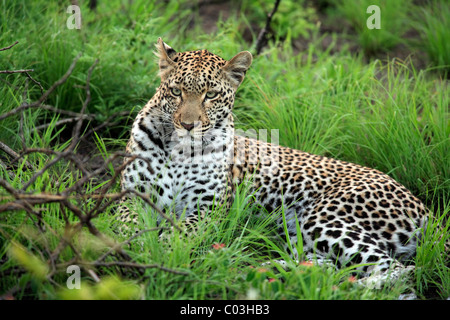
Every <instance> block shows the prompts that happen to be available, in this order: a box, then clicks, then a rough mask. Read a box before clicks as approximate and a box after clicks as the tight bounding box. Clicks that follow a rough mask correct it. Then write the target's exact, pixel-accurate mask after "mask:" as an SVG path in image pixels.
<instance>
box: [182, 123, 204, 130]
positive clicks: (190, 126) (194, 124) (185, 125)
mask: <svg viewBox="0 0 450 320" xmlns="http://www.w3.org/2000/svg"><path fill="white" fill-rule="evenodd" d="M199 124H200V122H194V123H185V122H181V125H182V126H183V128H185V129H186V130H187V131H191V130H192V129H193V128H195V127H197V126H198V125H199Z"/></svg>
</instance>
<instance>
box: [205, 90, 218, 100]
mask: <svg viewBox="0 0 450 320" xmlns="http://www.w3.org/2000/svg"><path fill="white" fill-rule="evenodd" d="M218 94H219V93H218V92H214V91H208V92H207V93H206V97H207V98H208V99H213V98H215V97H216V96H217V95H218Z"/></svg>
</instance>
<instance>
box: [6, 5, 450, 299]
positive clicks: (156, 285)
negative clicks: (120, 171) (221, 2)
mask: <svg viewBox="0 0 450 320" xmlns="http://www.w3.org/2000/svg"><path fill="white" fill-rule="evenodd" d="M0 3H1V6H0V28H1V29H0V31H1V32H0V47H4V46H7V45H10V44H12V43H14V41H16V40H18V41H19V44H18V45H16V46H15V47H14V48H12V49H10V50H7V51H3V52H0V70H4V69H13V68H15V69H22V68H33V69H35V72H34V73H32V75H33V77H34V78H35V79H37V80H38V81H40V82H41V83H42V85H43V86H44V88H45V89H47V88H48V87H49V86H50V85H51V84H52V83H53V82H54V81H55V80H57V79H59V78H60V77H61V76H62V75H63V74H64V73H65V72H66V70H67V68H68V66H69V65H70V64H71V63H72V60H73V58H74V57H75V56H76V55H77V54H78V53H79V52H82V56H81V58H80V60H79V63H78V64H77V66H76V68H75V70H74V73H73V74H72V76H71V77H70V78H69V79H68V81H67V82H66V83H65V84H64V85H63V86H61V87H60V88H58V90H57V91H56V92H55V93H54V94H52V95H51V96H50V97H49V100H48V101H47V103H48V104H50V105H53V106H55V107H58V108H61V109H65V110H71V111H76V112H78V111H79V110H80V108H81V104H82V102H83V101H84V99H85V92H84V89H83V88H80V86H82V85H84V83H85V80H86V76H87V70H88V68H89V67H90V66H91V65H92V63H93V62H94V61H95V59H97V58H99V60H100V62H99V65H98V66H97V67H96V68H95V69H94V71H93V74H92V79H91V91H92V101H91V103H90V104H89V106H88V110H87V112H89V113H94V114H96V119H95V120H94V121H93V122H95V123H97V124H98V123H101V122H102V121H104V119H106V118H107V117H108V116H109V115H113V114H114V113H115V112H117V111H125V110H127V111H129V112H132V114H135V113H136V111H137V110H139V108H140V107H141V106H142V105H143V104H144V103H145V101H146V100H148V99H149V98H150V97H151V96H152V95H153V93H154V92H155V90H156V88H157V86H158V85H159V80H158V79H157V77H156V74H157V64H156V62H155V58H154V55H153V51H154V43H155V42H156V39H157V37H158V36H162V37H163V38H164V40H165V41H166V42H167V43H168V44H170V45H171V46H173V47H174V48H175V49H176V50H180V51H187V50H194V49H199V48H207V49H208V50H209V51H211V52H214V53H216V54H218V55H220V56H222V57H223V58H225V59H229V58H231V57H233V56H234V55H235V54H236V53H237V52H239V51H242V50H247V49H249V48H250V49H251V50H252V49H253V48H254V46H255V43H254V41H255V40H256V39H255V38H256V36H255V34H256V35H257V33H258V32H259V30H252V31H253V35H254V39H253V40H254V41H253V43H251V44H249V43H246V42H245V41H244V39H243V36H242V28H243V27H245V26H249V25H251V23H253V21H254V19H255V17H258V15H260V16H261V15H262V12H261V9H260V8H259V7H258V4H257V2H256V1H249V2H247V3H246V7H245V12H252V10H251V9H252V8H255V10H253V13H248V16H246V15H239V16H232V17H231V18H230V19H228V20H226V21H220V22H219V23H218V25H217V26H218V29H217V31H216V32H214V33H213V34H206V33H205V32H204V31H203V30H201V27H200V26H199V21H198V20H196V19H194V18H195V17H194V16H193V15H192V10H191V9H189V8H187V5H188V4H183V3H181V4H180V3H178V2H175V1H173V2H170V3H169V5H168V6H167V7H162V6H161V5H159V4H158V3H159V2H155V3H153V2H148V1H134V6H132V7H131V8H130V7H128V6H127V5H122V4H121V3H122V2H120V1H111V2H108V5H106V3H105V2H104V1H100V2H99V4H100V7H99V8H98V9H97V11H96V12H90V11H89V9H88V8H86V7H83V8H82V12H83V27H82V29H81V30H79V31H76V30H68V29H67V28H65V21H66V19H67V17H68V14H66V13H65V8H63V7H60V6H59V5H58V4H57V3H54V4H45V5H44V4H43V2H39V1H37V2H32V3H28V2H27V3H26V5H25V3H24V2H22V1H15V2H12V1H1V2H0ZM293 3H294V2H289V1H288V2H286V3H285V4H284V7H282V9H283V10H287V9H289V8H291V6H293ZM389 3H390V2H389ZM286 8H287V9H286ZM267 9H268V10H271V6H270V5H267ZM382 10H383V9H382ZM266 11H267V10H266ZM288 11H289V10H288ZM364 12H365V10H364ZM176 13H177V14H176ZM291 14H292V15H293V16H294V17H295V16H296V15H299V16H301V17H304V16H303V15H302V13H300V12H291ZM386 14H387V13H386ZM366 16H367V15H366V14H363V15H362V17H363V18H366ZM384 17H387V16H386V15H385V16H384ZM382 19H383V12H382ZM401 19H403V18H401ZM401 19H400V20H401ZM24 20H26V21H31V22H30V23H27V24H24V23H23V21H24ZM393 20H396V19H395V18H393ZM6 21H7V22H6ZM190 22H192V23H194V25H193V26H192V25H189V26H188V24H189V23H190ZM364 22H365V20H364ZM303 23H304V24H305V25H307V24H308V21H307V20H305V21H303ZM391 23H392V24H393V25H394V24H395V23H399V21H392V22H391ZM275 26H276V28H277V30H278V31H277V32H278V33H279V34H283V35H286V36H282V37H278V38H277V37H275V42H273V43H272V42H271V43H270V44H269V46H268V47H266V48H265V50H264V52H263V54H262V55H260V56H258V57H255V59H254V62H253V65H252V67H251V69H250V70H249V72H248V73H247V77H246V79H245V81H244V83H243V85H242V86H241V88H240V89H239V91H238V94H237V97H236V105H235V109H234V115H235V120H236V124H237V127H238V128H239V129H242V130H244V131H245V130H249V129H252V130H256V132H258V130H259V129H266V130H268V135H269V137H270V133H271V131H270V130H277V131H276V132H277V133H278V137H279V143H280V144H281V145H284V146H288V147H292V148H296V149H301V150H304V151H307V152H312V153H315V154H320V155H326V156H330V157H335V158H338V159H342V160H346V161H351V162H355V163H358V164H362V165H366V166H369V167H373V168H377V169H379V170H382V171H384V172H386V173H388V174H389V175H391V176H392V177H394V178H395V179H397V180H398V181H399V182H401V183H402V184H404V185H405V186H406V187H408V188H409V189H410V190H411V191H412V192H413V193H414V194H415V195H416V196H418V197H419V198H420V199H421V200H423V201H424V202H425V203H426V204H427V206H428V207H429V208H430V210H431V212H433V219H432V220H431V222H430V223H429V225H428V228H427V230H426V232H425V234H424V237H423V242H422V243H421V245H420V246H419V248H418V252H417V257H416V259H415V263H416V265H417V271H416V273H415V277H414V278H413V279H412V281H411V282H408V283H405V284H401V283H399V284H397V285H395V286H394V287H393V288H391V287H385V288H380V289H377V290H370V289H367V288H361V287H359V286H357V285H356V284H355V283H354V282H353V280H352V279H353V278H351V275H352V269H343V270H340V271H335V270H334V269H333V268H327V267H319V266H305V265H301V266H298V265H297V264H296V263H295V262H294V261H292V259H291V258H290V257H289V255H288V253H286V252H284V249H283V242H284V241H283V239H279V238H278V237H276V236H275V233H274V226H273V223H272V222H273V219H274V216H273V215H274V214H281V213H280V212H278V213H273V214H272V215H270V214H269V215H264V214H261V213H264V211H263V210H262V209H260V208H258V207H256V206H255V205H253V204H252V201H251V200H252V195H251V193H250V192H249V191H248V187H247V185H245V184H244V185H242V186H239V187H238V191H237V196H236V199H235V201H234V203H233V206H232V208H231V210H230V212H229V213H228V214H227V215H225V214H224V209H223V208H215V209H214V210H213V211H212V212H210V214H209V220H205V221H202V222H200V225H199V231H198V234H197V236H194V237H189V238H184V237H183V236H181V235H179V234H178V233H177V231H174V232H173V234H172V233H170V232H166V236H165V238H164V239H165V241H160V238H159V230H156V231H148V232H145V233H143V234H142V235H141V236H140V237H138V238H136V239H134V240H133V241H132V242H131V244H130V245H129V246H128V245H126V246H124V250H126V252H127V253H128V254H129V255H130V256H131V257H132V259H133V261H136V262H138V263H141V264H147V265H154V266H155V267H154V268H148V269H146V270H145V271H144V272H143V274H139V273H136V272H131V271H130V270H129V269H123V268H122V270H120V269H119V268H116V267H108V268H106V267H98V268H93V269H95V270H92V271H94V273H95V274H96V275H97V276H98V277H100V278H101V280H102V281H101V282H100V283H96V282H95V280H94V278H95V277H94V276H93V275H92V273H90V271H89V270H90V267H89V266H87V265H86V266H85V267H84V268H82V281H83V282H82V289H81V290H68V289H67V288H66V280H67V277H68V274H67V273H66V269H65V267H66V266H67V265H69V264H71V262H73V261H75V260H73V259H77V260H76V261H78V262H80V261H84V262H93V261H96V260H97V259H99V258H100V257H101V256H102V255H103V254H105V253H106V252H107V251H108V250H109V247H108V246H107V245H105V242H104V241H108V240H104V239H103V240H102V238H99V237H96V236H95V235H93V234H92V232H90V231H89V230H88V228H86V227H83V228H81V229H80V230H78V229H77V227H76V226H77V223H78V222H79V221H80V220H79V218H77V217H76V216H75V215H74V214H73V213H72V212H71V211H70V210H69V209H67V205H66V206H61V205H60V204H59V203H57V202H55V203H47V204H44V205H34V206H33V209H34V210H35V212H36V213H40V214H42V217H43V218H42V221H43V225H44V226H45V229H43V226H42V225H39V224H38V223H37V219H36V217H35V215H33V214H27V213H26V212H25V211H24V210H6V211H3V212H0V296H1V295H3V294H6V293H8V292H10V291H11V292H13V295H14V297H15V298H16V299H24V298H31V299H71V298H76V299H107V298H118V299H126V298H129V299H140V298H144V299H246V298H259V299H324V300H326V299H340V300H353V299H396V297H397V296H398V295H399V294H400V293H402V292H407V291H410V290H413V291H415V292H416V294H417V295H418V296H419V298H422V299H426V298H437V299H440V298H447V297H448V296H449V295H450V292H449V291H448V288H449V285H450V274H449V268H448V254H447V253H445V252H444V248H443V244H444V242H445V241H446V240H447V241H448V239H449V232H448V231H449V228H450V222H449V221H450V219H448V216H449V212H450V201H449V198H448V193H449V189H450V172H449V166H448V163H450V158H449V155H450V141H449V136H450V129H449V128H450V125H449V114H448V113H449V110H448V105H449V93H448V84H447V83H446V82H445V80H442V79H440V78H438V77H437V76H436V74H435V73H433V72H432V70H417V69H416V68H415V66H414V65H413V64H412V63H410V62H408V61H406V62H399V61H398V60H396V61H391V62H388V63H380V62H379V61H372V62H369V63H366V62H365V59H364V58H363V57H362V56H360V55H359V56H352V55H351V54H350V53H349V52H348V51H346V49H343V50H342V51H341V52H340V53H338V54H335V55H331V54H330V52H331V49H332V47H330V48H327V49H325V50H323V49H321V47H320V46H319V44H318V43H317V41H312V42H311V43H310V45H309V47H308V49H307V51H305V52H302V53H301V54H299V55H295V54H294V53H293V50H292V49H291V48H290V42H289V41H286V42H284V43H283V42H281V39H282V38H286V39H288V40H289V37H291V36H292V35H296V34H298V32H299V31H298V30H294V29H293V28H295V26H290V25H289V20H286V19H285V18H283V17H281V16H280V17H278V20H276V21H275ZM308 26H309V25H308ZM382 26H383V24H382ZM386 27H387V26H386ZM392 28H395V26H393V27H392ZM392 28H388V30H392ZM400 29H401V28H400ZM400 29H399V30H398V31H400ZM396 32H397V31H396ZM36 39H39V40H36ZM376 41H380V40H379V39H378V40H376ZM381 41H382V42H383V43H382V46H388V45H390V44H389V43H390V42H389V41H387V40H386V43H384V41H385V40H381ZM395 41H397V40H395ZM333 45H334V44H332V46H333ZM430 47H431V45H430ZM370 50H372V49H370ZM430 50H431V49H430ZM440 50H441V51H442V49H440ZM442 52H444V51H442ZM438 63H439V64H442V62H438ZM0 77H1V78H0V79H1V80H5V81H6V82H4V81H2V82H0V83H1V85H0V111H1V112H0V114H1V113H3V112H6V111H9V110H12V109H14V108H17V107H18V106H20V104H21V103H22V102H23V100H24V99H27V100H29V101H33V100H35V99H36V98H37V97H39V96H40V91H39V88H38V87H37V86H35V85H33V84H32V83H29V84H28V91H27V92H24V88H25V82H26V80H25V77H24V76H23V75H20V74H13V75H8V76H6V75H0ZM24 93H25V94H24ZM62 117H63V115H60V116H57V115H54V114H51V113H49V112H45V111H44V110H39V109H33V110H27V111H26V112H24V113H23V137H24V143H25V145H26V146H27V147H28V148H50V149H52V150H54V151H57V152H63V151H64V150H66V148H67V147H68V145H69V143H70V141H68V140H67V138H68V137H70V133H71V129H72V128H71V127H70V126H61V125H56V123H57V121H58V120H59V119H61V118H62ZM20 119H21V117H20V114H17V115H14V116H11V117H9V118H7V119H4V120H1V121H0V128H1V130H0V140H1V141H3V142H5V143H6V144H8V145H9V146H10V147H12V148H13V149H14V150H16V151H18V152H19V151H20V150H21V149H22V141H21V137H20V131H19V125H20ZM117 120H118V121H117V123H116V124H115V126H112V127H110V128H106V130H102V131H99V132H97V133H96V134H94V135H91V136H90V137H89V138H88V141H87V145H88V146H90V147H91V149H92V150H91V154H89V156H90V157H92V156H94V155H95V156H99V159H103V160H104V159H108V158H109V157H110V156H111V155H112V154H113V153H114V152H115V151H123V148H124V145H125V143H126V139H127V135H128V130H129V129H130V124H129V122H128V123H127V119H126V117H124V118H120V119H117ZM47 123H49V124H50V125H49V126H47V127H46V128H44V129H40V130H36V127H37V126H38V125H41V124H47ZM93 124H94V123H93ZM269 140H270V139H269ZM85 144H86V142H84V143H83V145H80V146H78V149H81V148H82V147H84V146H85ZM53 158H54V155H49V154H43V153H31V154H29V155H27V156H25V157H24V159H22V160H19V161H17V162H15V163H10V160H11V158H8V157H6V155H4V154H3V152H1V153H0V160H2V162H1V163H0V164H3V163H4V164H6V166H4V165H0V178H1V179H3V180H4V181H6V182H7V183H8V184H9V185H11V186H12V187H13V188H15V189H20V188H22V187H23V186H24V185H25V184H26V182H27V181H29V179H30V178H31V177H32V176H33V175H35V174H36V172H37V171H38V170H40V169H41V168H43V167H44V166H45V165H46V164H47V163H48V162H49V161H51V159H53ZM25 160H26V161H27V162H28V163H29V164H31V165H32V167H33V169H30V168H28V167H27V165H26V163H25ZM119 164H120V163H119ZM115 165H116V167H117V163H115ZM114 173H115V169H114V166H113V165H112V164H111V165H108V166H106V167H105V170H104V171H103V172H102V173H101V174H99V175H97V176H95V177H93V179H90V180H88V181H87V182H86V183H84V184H82V185H81V186H80V187H79V188H77V189H76V190H75V191H73V192H71V193H70V195H72V196H74V197H75V196H79V195H88V196H89V195H90V196H93V195H95V194H98V193H99V192H101V191H102V188H104V187H106V186H107V185H108V182H109V179H111V177H112V176H113V175H114ZM82 177H83V175H82V173H80V172H79V170H77V167H76V165H74V163H73V162H70V161H66V160H62V161H60V162H58V163H57V164H56V165H54V166H53V167H51V169H49V170H48V171H46V172H45V173H43V174H42V175H40V176H39V177H37V179H36V180H35V182H34V183H32V184H31V185H30V186H29V188H28V189H27V191H28V192H29V193H30V194H35V195H39V194H41V192H45V193H47V194H51V195H60V194H62V193H63V192H64V191H65V190H67V189H68V188H71V187H74V186H78V184H77V183H78V182H79V181H80V179H81V178H82ZM118 190H119V185H118V183H117V182H114V183H113V185H112V188H111V189H110V190H109V191H110V192H111V193H113V192H115V191H118ZM10 200H11V195H10V194H9V193H8V192H7V191H6V190H4V189H3V188H2V187H0V206H1V205H4V204H5V203H7V202H8V201H10ZM70 203H71V204H73V205H74V206H77V207H78V208H80V209H81V210H82V212H88V211H90V210H93V209H95V206H96V205H97V204H98V200H96V199H95V198H93V197H91V198H90V199H88V200H76V199H70V200H69V204H68V205H70ZM104 203H105V202H102V203H101V204H102V205H103V204H104ZM133 205H134V206H135V210H137V211H138V212H139V213H140V217H141V220H142V225H143V227H144V228H147V229H152V228H155V227H156V223H155V219H154V217H155V215H157V213H154V214H153V215H152V214H149V212H148V211H147V209H146V208H145V206H144V205H143V204H142V203H141V202H138V203H136V204H133ZM115 208H116V205H115V204H111V205H110V206H107V207H105V208H104V210H102V211H101V212H99V214H98V215H97V216H96V217H95V218H94V219H93V220H92V224H93V225H94V226H95V227H96V228H97V229H98V230H99V231H100V232H101V233H102V234H104V235H105V237H106V239H115V240H117V241H122V240H124V239H123V238H120V237H119V236H117V235H116V233H115V232H114V231H115V230H116V228H117V226H118V223H117V220H116V218H115V216H114V213H115ZM69 224H70V226H71V227H70V228H68V227H67V226H68V225H69ZM438 225H441V226H442V227H438ZM163 226H168V225H167V224H166V225H163ZM72 228H74V229H72ZM71 230H77V231H76V233H75V236H74V237H73V239H72V241H71V245H72V247H70V246H68V247H65V248H64V249H63V250H61V252H60V253H59V257H58V263H59V267H58V268H55V266H53V265H52V264H49V263H48V261H49V252H51V251H54V250H56V248H57V247H58V244H59V243H60V240H61V237H63V236H65V237H66V236H68V234H69V233H70V232H71ZM290 245H291V247H292V246H297V249H298V250H299V252H301V244H299V243H297V244H290ZM279 258H281V259H284V260H286V261H287V262H288V266H289V268H287V269H286V270H284V269H283V268H281V267H280V266H278V265H277V264H276V263H275V262H274V261H275V260H276V259H279ZM105 261H106V262H110V261H112V257H111V256H108V258H106V260H105ZM267 261H272V265H271V266H264V267H262V266H261V264H262V263H263V262H267ZM161 265H163V266H164V267H165V268H167V269H168V270H169V271H165V270H162V269H161V268H160V266H161ZM170 271H176V272H175V273H174V272H170Z"/></svg>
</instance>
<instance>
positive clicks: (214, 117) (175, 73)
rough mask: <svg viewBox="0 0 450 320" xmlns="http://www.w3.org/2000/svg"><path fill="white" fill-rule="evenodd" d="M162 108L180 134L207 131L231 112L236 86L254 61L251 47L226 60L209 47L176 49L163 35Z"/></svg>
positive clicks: (161, 47)
mask: <svg viewBox="0 0 450 320" xmlns="http://www.w3.org/2000/svg"><path fill="white" fill-rule="evenodd" d="M156 47H157V49H158V51H157V55H158V58H159V74H160V77H161V85H160V87H159V94H160V97H161V110H162V112H164V113H165V114H169V115H171V119H172V121H173V125H174V128H175V130H176V131H177V133H178V134H179V135H187V134H190V135H191V136H194V135H200V136H202V135H204V134H205V133H206V132H207V131H208V130H209V129H211V128H213V127H215V126H216V125H217V124H219V123H220V122H221V121H223V120H224V119H226V118H227V117H228V115H230V113H231V111H232V108H233V105H234V96H235V93H236V90H237V88H238V87H239V85H240V84H241V83H242V80H243V79H244V76H245V73H246V71H247V69H248V68H249V67H250V65H251V63H252V55H251V53H250V52H248V51H243V52H240V53H238V54H237V55H236V56H235V57H233V58H232V59H231V60H229V61H226V60H224V59H222V58H221V57H219V56H217V55H215V54H212V53H210V52H208V51H207V50H198V51H188V52H176V51H175V50H174V49H172V48H171V47H170V46H168V45H167V44H165V43H164V42H163V41H162V40H161V38H159V39H158V43H157V45H156Z"/></svg>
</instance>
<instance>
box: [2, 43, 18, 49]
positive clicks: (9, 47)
mask: <svg viewBox="0 0 450 320" xmlns="http://www.w3.org/2000/svg"><path fill="white" fill-rule="evenodd" d="M18 43H19V41H16V42H14V43H13V44H12V45H10V46H8V47H4V48H1V49H0V51H5V50H8V49H11V48H12V47H14V46H15V45H16V44H18Z"/></svg>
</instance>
